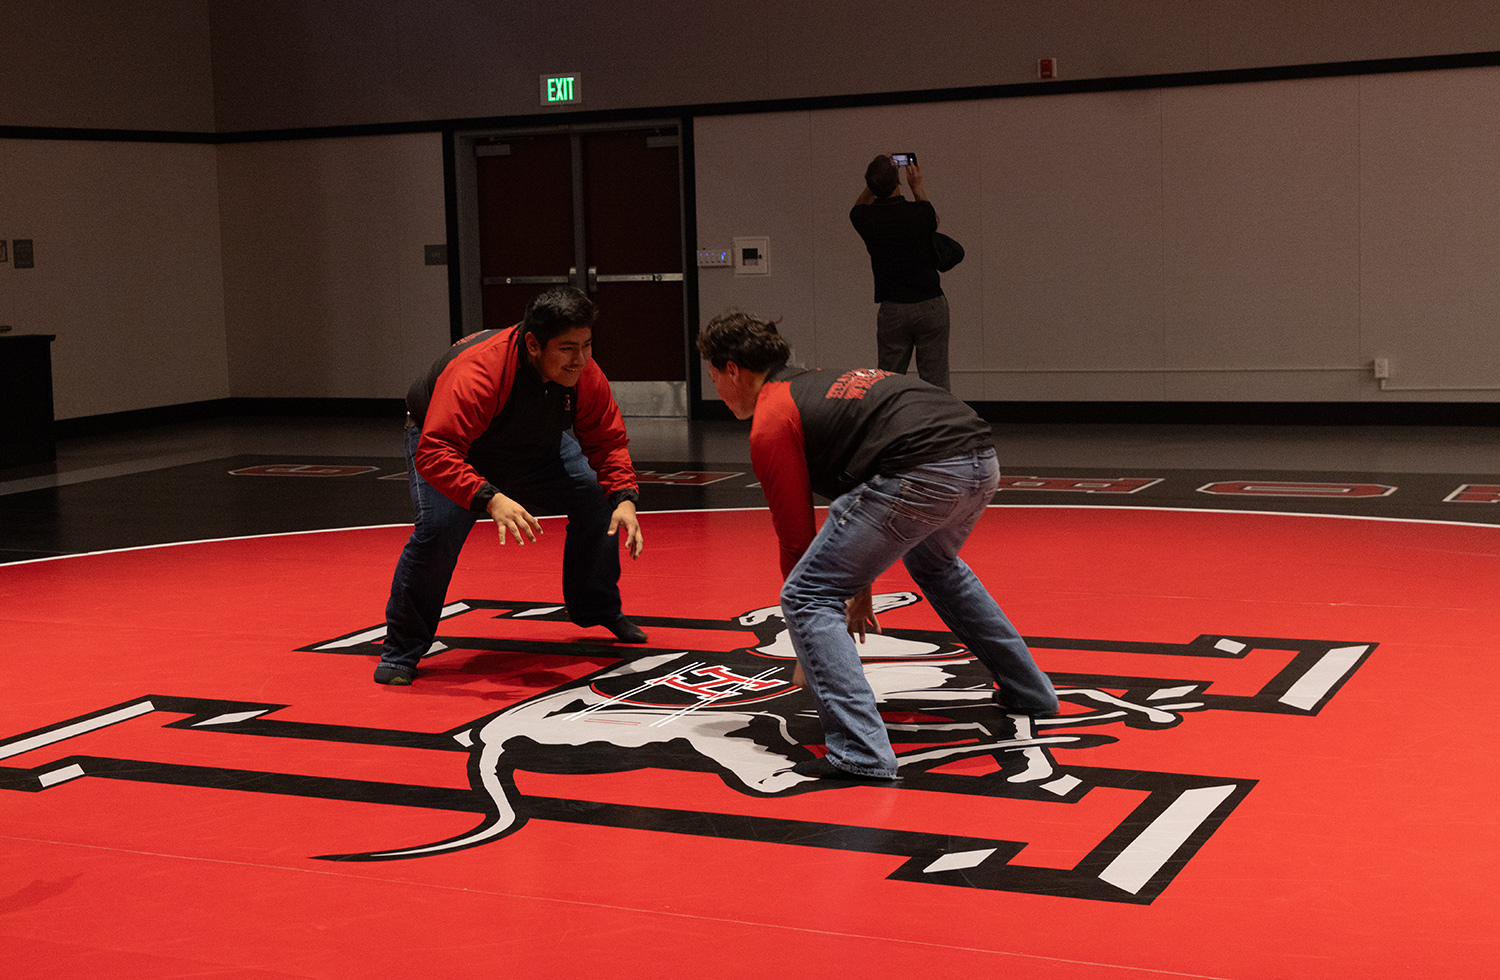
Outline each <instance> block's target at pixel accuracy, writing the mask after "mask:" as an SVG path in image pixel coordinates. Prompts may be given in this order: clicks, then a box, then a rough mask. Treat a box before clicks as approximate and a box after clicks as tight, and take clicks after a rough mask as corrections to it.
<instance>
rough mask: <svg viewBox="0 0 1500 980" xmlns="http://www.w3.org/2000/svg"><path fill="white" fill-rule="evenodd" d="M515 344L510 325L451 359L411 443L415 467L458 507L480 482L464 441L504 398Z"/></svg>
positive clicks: (509, 383)
mask: <svg viewBox="0 0 1500 980" xmlns="http://www.w3.org/2000/svg"><path fill="white" fill-rule="evenodd" d="M515 346H516V331H515V328H514V327H512V328H511V329H510V330H508V331H503V332H501V333H500V334H498V335H497V336H496V337H495V338H494V339H493V340H490V341H489V342H488V343H485V344H483V345H482V346H480V347H476V348H474V349H472V350H467V351H464V352H463V353H462V354H460V355H459V356H458V357H456V358H454V359H453V361H452V362H451V363H450V364H449V365H448V366H447V367H446V368H444V369H443V373H442V374H440V375H438V378H437V383H436V384H435V385H434V386H433V389H432V402H431V403H430V404H429V405H428V407H427V418H426V419H425V420H423V422H422V439H421V441H420V442H419V443H417V452H416V463H417V472H418V473H420V474H422V479H424V480H426V481H427V482H428V483H430V484H432V485H433V486H434V487H436V488H437V489H438V491H439V492H441V493H442V494H443V496H445V497H447V498H448V499H449V500H451V501H453V502H454V503H456V504H458V505H459V506H460V507H469V506H470V504H471V503H472V502H473V500H474V495H475V494H476V493H478V492H479V488H480V487H482V486H484V483H485V480H484V477H482V476H480V475H479V473H478V471H477V470H475V469H474V467H472V466H470V465H469V462H468V456H469V445H470V443H472V442H473V441H474V440H475V439H477V438H479V437H480V436H481V435H483V434H484V431H485V430H486V429H488V428H489V427H490V422H491V421H493V420H494V418H495V415H496V413H498V412H499V411H500V406H502V405H504V404H505V400H506V399H507V398H509V397H510V389H511V386H512V384H513V383H514V382H515V366H514V361H515V358H514V356H513V355H514V354H515Z"/></svg>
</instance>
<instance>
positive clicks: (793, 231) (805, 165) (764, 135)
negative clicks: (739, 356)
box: [694, 112, 820, 397]
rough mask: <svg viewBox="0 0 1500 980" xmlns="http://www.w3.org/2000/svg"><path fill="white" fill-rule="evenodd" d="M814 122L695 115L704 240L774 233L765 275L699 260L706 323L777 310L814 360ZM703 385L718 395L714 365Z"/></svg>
mask: <svg viewBox="0 0 1500 980" xmlns="http://www.w3.org/2000/svg"><path fill="white" fill-rule="evenodd" d="M808 127H809V122H808V116H807V113H802V112H787V113H775V114H765V115H744V116H719V117H712V118H707V119H702V120H699V121H698V123H697V124H696V127H695V131H694V146H695V153H696V158H697V186H696V192H697V197H698V245H699V247H701V248H710V247H715V248H729V247H730V246H731V244H732V242H733V240H734V238H736V237H744V236H765V237H767V238H769V239H770V263H769V268H770V272H769V274H767V275H755V276H740V275H735V273H734V269H733V268H707V269H700V270H699V278H698V311H699V316H700V317H701V319H702V321H703V322H705V323H706V322H708V321H709V320H710V319H712V318H713V317H715V316H717V315H718V314H720V313H723V312H725V311H726V310H728V309H730V308H735V309H740V310H744V311H746V312H748V313H754V314H756V315H758V316H764V317H770V318H773V319H774V318H779V319H780V321H781V323H780V326H779V327H778V329H779V330H780V331H781V333H782V334H783V335H784V336H785V337H786V339H787V342H788V343H790V344H791V345H792V347H793V349H794V351H795V354H796V357H797V359H798V360H800V361H802V362H804V363H815V362H816V360H817V359H818V357H819V356H820V352H819V337H818V325H817V321H816V317H815V316H814V314H813V308H814V304H813V297H814V289H813V284H814V281H815V277H816V275H817V256H816V254H815V249H814V240H815V236H814V232H813V228H814V224H815V222H816V220H817V219H816V217H815V213H816V207H817V204H816V201H815V198H814V194H813V187H814V180H813V176H812V152H811V145H810V139H809V131H808ZM703 391H704V394H705V396H707V397H713V386H712V385H711V384H709V383H708V381H707V374H706V372H705V374H704V388H703Z"/></svg>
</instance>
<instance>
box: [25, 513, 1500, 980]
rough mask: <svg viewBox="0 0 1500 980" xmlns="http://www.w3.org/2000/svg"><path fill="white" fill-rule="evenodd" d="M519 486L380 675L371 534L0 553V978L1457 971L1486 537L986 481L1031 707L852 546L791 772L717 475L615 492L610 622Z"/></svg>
mask: <svg viewBox="0 0 1500 980" xmlns="http://www.w3.org/2000/svg"><path fill="white" fill-rule="evenodd" d="M544 524H545V527H546V528H547V535H546V536H545V537H544V539H543V541H542V543H540V544H539V545H535V546H528V547H526V548H524V549H517V548H516V547H515V546H514V545H511V546H508V547H506V548H505V549H504V551H503V552H502V551H500V549H499V548H498V547H497V546H496V544H495V541H494V537H493V531H492V530H491V528H490V526H489V525H487V524H486V525H481V526H480V528H479V529H478V530H477V531H476V532H475V535H474V537H473V539H472V540H471V543H470V545H469V548H468V550H467V551H466V552H465V554H464V558H463V564H462V565H461V567H460V569H459V572H458V575H457V576H456V577H455V580H454V583H453V587H452V589H451V590H450V593H449V595H450V597H451V599H452V602H453V605H451V606H450V607H449V609H448V616H447V618H446V619H445V620H444V625H443V629H442V630H441V632H440V636H441V638H442V640H443V642H444V643H445V645H446V647H447V649H445V650H444V651H442V652H440V653H438V654H437V655H435V656H433V657H431V658H430V659H429V660H427V661H426V662H425V663H424V669H423V674H422V676H421V677H420V678H419V680H418V682H417V684H416V685H415V686H414V687H411V688H407V689H401V688H385V687H379V686H377V685H374V684H372V683H371V682H370V672H371V669H372V665H373V662H374V661H373V655H372V651H373V650H375V649H377V647H376V646H375V644H377V643H378V642H379V629H378V628H379V626H380V622H381V619H382V607H383V602H384V595H385V591H386V588H387V586H388V583H389V576H390V573H391V569H392V567H393V565H394V562H395V559H396V555H397V553H398V551H399V549H400V547H401V544H402V542H403V541H404V538H405V535H406V529H405V528H374V529H365V530H353V531H337V532H327V533H318V534H298V535H287V536H276V537H266V538H256V539H243V540H234V541H224V542H212V543H201V544H190V545H181V546H175V547H168V548H157V549H148V550H138V551H127V552H116V553H110V554H101V555H93V556H83V557H76V558H68V559H63V560H58V561H50V562H40V563H34V564H26V565H10V566H4V567H0V602H3V606H0V608H3V610H4V612H3V614H0V631H3V635H4V636H5V637H6V647H7V649H8V650H9V652H10V653H11V657H10V658H8V668H9V671H10V673H9V678H8V683H7V684H6V685H5V688H6V705H5V711H4V713H3V715H0V866H3V868H4V869H5V870H4V873H3V887H0V938H3V946H4V949H5V953H4V956H3V960H4V966H3V967H0V975H3V976H5V977H42V976H81V975H96V976H109V977H116V978H122V977H130V978H133V977H151V978H158V977H169V976H183V975H192V976H205V977H207V976H214V977H220V976H222V977H316V978H329V980H334V978H337V980H346V978H365V977H372V978H373V977H412V976H420V977H443V976H471V975H476V974H479V973H483V972H494V973H497V974H500V975H505V976H517V977H519V976H537V977H542V976H546V977H554V976H593V975H603V976H613V977H648V976H649V977H670V976H705V977H721V976H752V975H754V976H762V975H764V976H778V975H795V976H808V975H818V976H826V977H845V976H848V977H854V976H860V977H865V976H895V975H904V974H913V975H914V974H917V973H918V972H921V973H923V974H933V973H936V974H939V975H942V974H950V973H951V974H956V975H965V974H972V975H1016V976H1024V977H1028V978H1084V977H1087V978H1096V977H1118V978H1156V977H1183V976H1187V977H1219V978H1258V980H1259V978H1274V977H1287V978H1294V977H1295V978H1299V980H1308V978H1347V977H1360V978H1366V980H1368V978H1381V977H1411V976H1453V977H1474V976H1481V975H1492V974H1493V962H1494V957H1495V954H1496V952H1497V950H1496V940H1495V935H1496V930H1495V911H1494V910H1495V908H1496V897H1497V885H1496V877H1497V874H1496V873H1497V871H1500V868H1497V853H1500V848H1497V843H1500V841H1497V818H1496V817H1495V815H1494V809H1493V801H1494V800H1495V799H1496V797H1497V790H1500V775H1497V767H1496V765H1495V763H1494V752H1493V749H1492V748H1491V747H1490V745H1489V743H1488V736H1487V735H1485V733H1484V731H1483V730H1482V729H1481V730H1475V729H1472V728H1470V727H1469V726H1468V717H1467V716H1468V712H1469V710H1470V706H1468V705H1467V703H1466V699H1467V697H1468V694H1467V693H1466V692H1470V691H1475V690H1484V689H1485V688H1486V687H1488V686H1490V685H1491V684H1492V683H1494V682H1500V663H1497V660H1496V657H1495V656H1494V653H1493V646H1494V641H1495V637H1496V636H1500V613H1497V606H1500V604H1497V602H1496V599H1495V597H1496V595H1497V594H1500V562H1497V558H1500V529H1496V528H1493V527H1482V526H1459V525H1438V524H1419V523H1408V522H1398V521H1370V520H1344V519H1336V518H1328V517H1297V516H1288V515H1274V516H1273V515H1261V514H1223V513H1206V512H1194V513H1185V512H1166V511H1147V510H1140V509H1135V510H1108V509H1060V508H1035V509H1031V508H1002V509H995V510H991V511H990V513H989V514H988V516H987V517H986V518H985V519H984V521H983V522H981V525H980V527H979V529H978V531H977V532H976V533H975V535H974V537H973V539H972V540H971V541H970V545H969V547H968V549H967V550H966V552H965V555H966V557H967V559H968V560H969V562H970V563H971V564H972V565H973V566H974V567H975V568H976V570H977V571H978V572H979V574H980V575H981V577H982V578H983V579H984V580H985V582H986V584H987V585H988V586H989V587H990V588H991V590H992V591H993V592H994V593H995V594H996V595H997V596H998V597H999V598H1000V601H1001V604H1002V606H1003V607H1004V608H1005V609H1006V611H1007V612H1008V613H1009V614H1010V616H1011V618H1012V619H1013V620H1015V622H1016V624H1017V625H1018V627H1019V628H1020V629H1021V631H1022V632H1023V633H1024V634H1026V635H1027V637H1028V638H1029V639H1030V640H1031V642H1032V644H1033V648H1034V649H1035V651H1036V653H1037V657H1038V660H1039V661H1040V663H1041V664H1042V666H1043V667H1044V668H1045V669H1047V670H1048V671H1049V673H1051V674H1052V675H1053V677H1054V679H1055V681H1056V682H1057V685H1058V687H1059V689H1060V691H1061V692H1062V696H1063V699H1064V702H1065V710H1064V713H1063V714H1062V715H1061V716H1060V717H1059V718H1057V719H1051V720H1048V721H1046V722H1037V723H1031V722H1030V721H1029V720H1026V719H1012V718H1008V717H1006V716H1004V715H1002V714H1000V713H999V712H998V710H996V709H994V708H987V707H984V706H983V705H982V703H981V699H982V697H983V694H984V692H983V677H982V676H981V675H980V674H978V673H976V671H975V669H974V666H973V664H972V663H971V662H969V661H968V660H967V658H966V657H965V655H964V651H963V649H962V647H961V645H958V644H956V643H955V642H954V640H953V638H952V637H951V636H950V635H949V634H947V633H945V632H944V631H943V629H942V624H941V623H940V622H939V621H938V620H937V618H936V617H935V615H934V614H933V613H932V611H931V609H930V608H929V607H928V606H927V605H926V603H924V602H921V601H914V597H913V596H911V595H909V594H908V590H909V589H910V588H911V586H910V583H909V581H908V580H907V579H906V578H905V576H904V573H900V572H893V573H891V574H889V575H887V576H885V577H884V578H882V579H881V580H880V581H879V582H878V583H877V589H876V591H877V592H879V593H882V594H884V596H885V598H884V600H883V602H884V603H885V604H886V605H887V606H888V607H890V608H889V609H888V610H887V611H886V612H885V613H884V615H883V616H882V622H883V624H884V625H885V627H886V630H887V636H886V637H884V638H881V639H880V640H878V641H876V642H872V643H871V644H870V645H869V646H868V647H867V648H866V654H867V659H868V660H869V670H868V674H869V676H870V678H871V682H872V686H873V687H874V688H875V690H876V691H877V694H878V695H879V696H880V697H881V699H882V703H883V708H884V710H885V711H886V715H887V719H888V722H889V724H890V725H891V727H892V733H893V738H894V739H895V740H896V741H897V743H898V745H897V748H898V751H899V752H900V753H901V754H902V756H903V766H902V772H903V780H902V782H901V783H900V784H899V785H897V786H892V787H871V786H856V787H843V788H821V787H822V786H823V785H824V784H816V783H814V784H806V783H797V782H794V781H792V780H794V779H795V778H796V777H791V776H788V775H787V774H786V772H785V770H786V767H787V766H788V765H789V764H790V763H791V762H792V761H795V760H796V759H799V758H804V757H805V755H806V753H808V752H817V751H820V749H821V747H820V746H819V745H818V744H817V736H818V729H817V726H816V723H815V721H813V720H812V719H811V718H810V717H809V715H808V712H809V711H810V709H811V704H810V702H809V701H807V700H806V696H805V695H804V694H802V693H800V692H797V691H796V690H795V689H791V688H789V687H788V685H787V684H786V683H785V681H786V678H787V677H788V676H789V674H790V661H788V660H787V659H785V657H786V656H787V654H788V653H789V646H788V644H787V642H786V638H785V635H784V631H783V629H782V627H781V622H780V619H779V616H778V615H777V614H776V610H775V609H774V605H773V604H774V601H775V596H776V588H777V584H778V581H779V579H778V576H777V572H776V561H775V548H774V546H773V539H772V534H771V529H770V523H769V519H768V517H767V516H766V514H765V513H764V512H763V511H744V512H715V513H690V514H645V515H643V517H642V524H643V527H644V530H645V533H646V535H647V550H646V555H645V557H644V558H643V559H642V560H641V562H640V563H638V564H633V565H629V566H628V567H627V569H626V574H625V579H624V589H625V593H626V600H627V611H628V612H630V613H631V614H632V615H633V616H634V617H635V618H636V619H637V621H638V622H640V623H641V624H642V625H643V626H645V627H646V629H647V630H648V631H649V632H650V633H651V637H652V642H651V644H650V646H649V647H647V648H630V647H621V646H615V645H612V644H609V643H605V642H603V639H602V637H603V636H604V634H603V633H602V632H601V631H598V630H587V631H585V630H578V629H576V628H574V627H572V626H570V625H569V624H567V623H566V622H565V621H562V620H561V619H560V616H559V612H558V610H557V608H556V607H557V605H558V603H559V602H560V592H559V584H558V578H559V576H558V563H559V560H560V550H561V537H562V535H561V529H562V528H561V522H560V521H557V520H547V521H545V522H544Z"/></svg>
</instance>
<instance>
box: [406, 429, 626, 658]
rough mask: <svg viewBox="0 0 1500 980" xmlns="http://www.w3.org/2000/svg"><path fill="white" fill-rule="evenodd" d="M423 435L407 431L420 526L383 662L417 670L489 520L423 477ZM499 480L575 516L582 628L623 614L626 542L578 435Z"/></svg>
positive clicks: (567, 546) (529, 502)
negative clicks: (419, 456) (615, 531)
mask: <svg viewBox="0 0 1500 980" xmlns="http://www.w3.org/2000/svg"><path fill="white" fill-rule="evenodd" d="M421 435H422V433H421V431H420V430H419V429H418V428H416V427H415V426H411V425H409V426H407V427H406V472H407V481H408V484H409V485H410V487H411V502H412V507H413V508H414V509H415V510H416V526H415V527H413V528H412V532H411V537H410V538H408V539H407V541H406V547H405V548H403V549H402V551H401V559H400V560H399V561H398V562H396V574H395V575H394V576H393V577H392V579H391V597H390V600H389V601H388V602H387V603H386V607H385V644H384V648H383V650H382V652H381V655H380V662H381V663H383V664H389V665H391V666H394V667H400V668H402V669H403V670H406V671H408V672H410V671H415V669H416V666H417V661H419V660H421V659H422V656H423V655H424V654H425V653H426V652H427V649H428V648H429V647H430V646H432V640H433V637H434V636H435V635H436V634H437V627H438V620H439V619H440V618H441V616H442V612H443V602H444V599H445V598H446V597H447V594H448V583H449V582H450V581H451V580H452V578H453V569H454V568H455V567H456V566H457V565H458V553H459V552H460V551H461V550H463V546H464V542H465V541H466V540H467V539H468V537H469V531H470V530H471V529H473V527H474V522H475V521H477V520H478V519H479V518H480V517H481V516H482V515H481V514H479V513H477V512H476V511H471V510H469V509H468V508H466V507H460V506H459V505H458V504H456V503H454V502H453V501H451V500H449V499H448V498H447V497H445V496H443V494H442V493H441V492H439V491H438V490H437V489H435V488H434V487H433V486H432V484H430V483H428V482H427V481H426V480H424V479H422V477H421V475H420V474H419V473H417V467H416V462H415V461H414V459H413V456H414V454H415V453H416V450H417V442H418V440H419V439H420V438H421ZM491 482H492V483H495V484H496V486H497V487H499V490H500V492H501V493H503V494H505V495H506V496H507V497H510V498H512V499H514V500H516V501H517V502H519V503H520V504H521V506H523V507H525V508H526V509H527V510H529V511H532V512H534V513H542V514H545V513H549V512H551V513H556V512H557V511H559V510H561V511H562V512H563V513H565V514H567V515H568V526H567V531H566V540H565V541H564V543H563V602H564V603H566V604H567V607H568V617H569V618H570V619H572V621H573V622H575V623H577V624H578V625H580V626H595V625H598V624H600V623H608V622H611V621H612V620H614V619H615V618H616V617H618V616H619V615H620V544H619V538H618V537H610V536H609V535H608V534H607V533H606V532H607V531H608V530H609V518H610V513H611V509H610V506H609V500H608V498H607V497H606V496H605V493H604V488H603V487H601V486H599V480H598V478H597V477H596V476H595V475H594V471H593V470H591V469H590V468H589V464H588V462H587V461H586V460H585V459H584V458H583V451H582V450H580V449H579V448H578V443H577V441H576V440H574V439H573V437H572V436H571V435H568V434H567V433H563V437H562V447H561V451H560V452H559V453H558V455H557V456H554V457H552V458H550V459H545V460H542V461H541V462H539V463H537V464H535V465H534V466H532V467H531V468H530V469H526V470H521V471H518V472H515V473H511V474H509V475H508V476H507V478H506V479H505V480H504V481H503V482H497V481H493V480H492V481H491Z"/></svg>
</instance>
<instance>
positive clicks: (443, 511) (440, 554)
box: [380, 427, 479, 671]
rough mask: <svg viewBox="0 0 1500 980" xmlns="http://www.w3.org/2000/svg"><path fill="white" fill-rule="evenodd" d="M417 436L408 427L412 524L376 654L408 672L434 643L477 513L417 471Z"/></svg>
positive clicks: (407, 456) (417, 434)
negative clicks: (423, 477)
mask: <svg viewBox="0 0 1500 980" xmlns="http://www.w3.org/2000/svg"><path fill="white" fill-rule="evenodd" d="M420 437H421V432H420V430H418V429H417V428H415V427H408V428H407V430H406V473H407V481H408V485H409V486H410V489H411V497H412V505H413V507H414V508H415V510H416V525H415V526H414V527H413V528H412V532H411V536H410V537H409V538H407V541H406V547H404V548H403V549H402V550H401V558H400V559H399V560H398V561H397V562H396V572H395V575H394V576H393V577H392V579H391V595H390V599H389V600H387V602H386V607H385V643H384V645H383V647H382V650H381V654H380V662H381V663H383V664H389V665H391V666H394V667H400V668H402V669H404V670H407V671H413V670H415V669H416V666H417V662H418V661H420V660H421V659H422V657H423V655H424V654H426V653H427V650H428V648H429V647H431V646H432V640H433V637H434V636H436V634H437V628H438V621H439V620H440V619H441V618H442V613H443V601H444V600H445V599H446V598H447V595H448V583H449V582H451V581H452V579H453V569H454V567H455V566H457V564H458V554H459V552H460V551H462V550H463V546H464V542H465V541H466V540H468V537H469V531H470V530H472V529H473V527H474V522H475V520H476V519H478V517H479V515H478V514H476V513H474V512H473V511H470V510H469V509H467V508H465V507H460V506H459V505H458V504H455V503H454V502H453V501H451V500H449V499H448V498H447V497H445V496H443V494H442V493H440V492H439V491H438V490H436V489H435V488H434V487H433V486H432V485H431V484H430V483H428V482H427V481H426V480H424V479H422V477H421V475H420V474H418V473H417V467H416V463H415V461H414V460H413V458H412V457H413V454H414V453H415V452H416V447H417V440H418V439H419V438H420Z"/></svg>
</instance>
